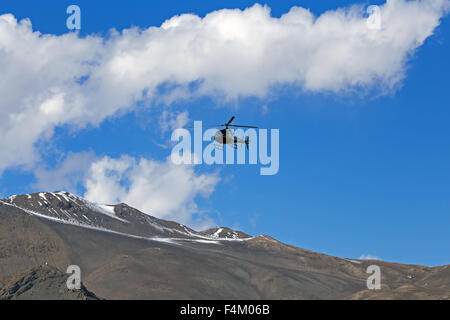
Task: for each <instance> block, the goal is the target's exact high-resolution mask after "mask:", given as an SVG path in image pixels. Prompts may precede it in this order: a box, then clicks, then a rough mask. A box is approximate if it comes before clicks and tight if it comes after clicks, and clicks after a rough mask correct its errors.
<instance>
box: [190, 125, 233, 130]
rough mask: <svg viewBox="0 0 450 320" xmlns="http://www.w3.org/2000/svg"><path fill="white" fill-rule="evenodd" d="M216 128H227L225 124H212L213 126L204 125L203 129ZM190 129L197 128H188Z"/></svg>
mask: <svg viewBox="0 0 450 320" xmlns="http://www.w3.org/2000/svg"><path fill="white" fill-rule="evenodd" d="M215 127H225V125H224V124H212V125H205V126H204V125H202V126H201V128H215ZM186 128H188V129H193V128H195V127H186Z"/></svg>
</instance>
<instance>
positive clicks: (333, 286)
mask: <svg viewBox="0 0 450 320" xmlns="http://www.w3.org/2000/svg"><path fill="white" fill-rule="evenodd" d="M47 197H48V198H50V196H49V195H47ZM26 199H28V197H22V198H19V200H20V201H25V200H26ZM30 201H33V199H30ZM61 202H63V201H62V200H61ZM11 203H15V202H14V201H11ZM11 203H9V204H5V203H2V202H0V248H1V249H2V251H1V252H2V253H1V256H0V278H1V277H2V276H12V275H14V274H16V273H18V272H22V271H25V270H26V269H29V268H30V267H32V266H37V265H41V264H45V263H46V262H47V263H48V264H49V265H54V266H56V267H58V268H59V269H60V270H65V268H67V266H68V265H71V264H76V265H79V266H80V268H81V270H82V281H83V283H84V284H85V285H86V287H87V288H89V290H91V291H92V292H94V293H95V294H96V295H97V296H100V297H102V298H106V299H380V298H381V299H430V298H431V299H448V298H449V292H450V274H449V266H444V267H435V268H429V267H424V266H415V265H403V264H397V263H388V262H383V261H361V260H348V259H343V258H337V257H332V256H328V255H324V254H320V253H316V252H312V251H308V250H304V249H300V248H298V247H295V246H291V245H286V244H283V243H281V242H279V241H277V240H275V239H273V238H271V237H269V236H258V237H253V238H248V236H247V235H245V234H241V233H237V232H236V233H235V234H236V235H238V234H240V235H241V236H242V238H237V239H233V237H231V238H226V237H223V238H222V237H215V236H214V234H216V233H217V231H218V229H215V230H209V231H206V232H204V233H196V234H193V233H192V232H191V231H189V230H188V231H189V232H184V230H185V229H184V227H183V226H181V225H179V224H177V223H175V222H167V221H165V222H164V221H161V222H160V221H158V220H159V219H156V218H152V221H151V225H149V226H148V227H146V226H145V225H139V223H140V222H139V221H141V220H145V219H144V218H143V217H141V215H140V214H142V213H139V211H137V210H135V209H132V208H129V207H126V208H127V209H126V210H125V212H123V209H121V208H123V205H122V206H116V207H115V212H116V213H119V214H121V215H120V218H124V219H126V222H121V221H112V220H111V219H110V218H108V217H103V216H98V215H97V213H96V212H93V211H92V210H91V209H89V208H87V209H86V210H84V209H80V208H78V207H77V208H78V209H77V210H78V211H73V210H72V211H61V212H62V213H61V214H68V215H69V216H70V217H71V219H73V218H76V217H78V216H80V215H81V214H83V215H85V216H86V217H88V218H89V219H90V220H91V221H92V220H94V219H96V221H98V223H99V225H98V227H104V228H105V229H104V230H103V229H98V228H97V229H95V228H93V226H90V227H89V228H88V227H86V226H85V225H84V226H78V225H72V224H70V223H68V221H66V222H64V223H62V222H61V221H56V220H55V221H52V220H50V219H48V218H45V217H44V218H42V217H38V216H36V215H33V214H32V213H30V212H27V211H23V210H22V209H20V208H18V207H14V206H12V205H11ZM17 205H18V204H17ZM22 205H29V206H30V207H34V206H35V204H33V203H29V204H26V203H24V204H22ZM47 205H48V207H46V208H39V210H40V211H39V214H45V212H46V210H50V209H52V207H53V206H59V205H60V203H59V202H58V201H57V199H53V200H52V201H51V202H50V201H48V204H47ZM63 205H67V204H64V203H63ZM71 205H73V206H74V207H75V204H71ZM36 210H37V209H36ZM50 212H51V214H52V215H53V217H54V216H55V215H56V213H55V212H57V213H59V211H56V210H55V211H51V210H50ZM127 212H129V213H127ZM49 214H50V213H49ZM127 215H129V216H127ZM130 215H131V216H130ZM130 217H131V218H130ZM153 219H154V220H153ZM101 223H104V224H103V225H101ZM146 223H147V222H146ZM131 224H133V225H131ZM136 224H137V225H136ZM155 225H157V226H164V228H161V227H158V228H154V226H155ZM171 226H173V227H175V228H177V230H178V231H176V232H174V231H173V230H171V229H170V228H171ZM107 228H108V229H107ZM112 229H114V230H112ZM119 231H120V233H118V232H119ZM225 231H226V232H225V235H228V234H230V235H231V234H233V233H232V232H233V230H231V231H230V230H228V229H226V230H225ZM126 232H129V233H130V234H127V233H126ZM220 233H221V232H219V233H217V234H220ZM172 234H173V235H174V237H173V238H167V236H168V235H172ZM144 236H146V237H144ZM208 237H210V238H208ZM370 264H377V265H379V266H380V268H381V274H382V279H381V281H382V289H381V290H376V291H373V290H368V289H367V288H366V279H367V277H368V276H369V275H368V274H367V273H366V269H367V266H368V265H370ZM42 294H44V293H42Z"/></svg>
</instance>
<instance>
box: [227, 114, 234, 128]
mask: <svg viewBox="0 0 450 320" xmlns="http://www.w3.org/2000/svg"><path fill="white" fill-rule="evenodd" d="M233 120H234V116H232V117H231V119H230V120H229V121H228V122H227V123H226V124H225V126H226V127H228V126H229V124H230V123H231V121H233Z"/></svg>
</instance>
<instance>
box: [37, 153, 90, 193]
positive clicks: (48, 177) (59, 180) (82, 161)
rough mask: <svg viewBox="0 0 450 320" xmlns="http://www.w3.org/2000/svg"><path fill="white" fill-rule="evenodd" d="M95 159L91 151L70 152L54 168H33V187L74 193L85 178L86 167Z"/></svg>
mask: <svg viewBox="0 0 450 320" xmlns="http://www.w3.org/2000/svg"><path fill="white" fill-rule="evenodd" d="M96 159H97V157H96V155H95V153H94V152H93V151H83V152H79V153H72V152H70V153H69V154H68V155H67V157H66V158H65V159H64V160H63V161H61V162H60V163H58V164H57V165H56V167H55V168H53V169H48V168H45V167H42V166H41V167H38V168H36V169H35V170H34V176H35V177H36V182H35V183H34V184H33V185H32V187H33V188H35V189H37V190H40V191H57V190H65V191H70V192H74V193H76V192H77V191H76V190H78V188H79V186H80V185H83V184H84V181H85V180H86V179H87V174H88V168H89V167H90V166H91V164H92V163H93V162H94V161H95V160H96Z"/></svg>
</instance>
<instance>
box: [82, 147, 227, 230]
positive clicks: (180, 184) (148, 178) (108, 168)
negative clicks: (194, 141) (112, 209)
mask: <svg viewBox="0 0 450 320" xmlns="http://www.w3.org/2000/svg"><path fill="white" fill-rule="evenodd" d="M218 182H219V178H218V176H217V175H216V174H206V173H205V174H199V173H197V172H196V171H195V170H194V167H193V166H177V165H174V164H172V162H171V161H170V158H168V159H167V161H164V162H160V161H156V160H150V159H144V158H141V159H134V158H131V157H129V156H122V157H121V158H118V159H113V158H109V157H103V158H102V159H99V160H97V161H95V162H93V163H92V165H91V166H90V169H89V173H88V176H87V179H86V181H85V187H86V193H85V194H84V197H85V198H86V199H88V200H91V201H95V202H100V203H105V204H116V203H120V202H124V203H127V204H128V205H130V206H132V207H135V208H137V209H139V210H141V211H143V212H145V213H147V214H150V215H152V216H155V217H158V218H164V219H170V220H175V221H177V222H180V223H184V224H187V225H190V226H192V227H194V228H198V229H205V228H207V227H211V226H213V225H214V222H213V221H212V220H211V218H209V217H208V216H206V215H201V214H200V215H198V214H199V213H200V210H199V208H198V207H197V204H196V203H195V199H196V197H198V196H203V197H208V196H209V195H210V194H211V193H212V192H213V191H214V188H215V186H216V184H217V183H218Z"/></svg>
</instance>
